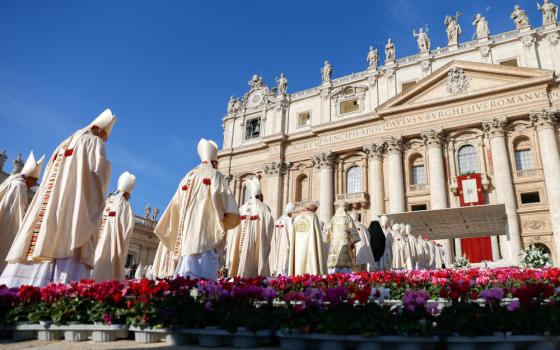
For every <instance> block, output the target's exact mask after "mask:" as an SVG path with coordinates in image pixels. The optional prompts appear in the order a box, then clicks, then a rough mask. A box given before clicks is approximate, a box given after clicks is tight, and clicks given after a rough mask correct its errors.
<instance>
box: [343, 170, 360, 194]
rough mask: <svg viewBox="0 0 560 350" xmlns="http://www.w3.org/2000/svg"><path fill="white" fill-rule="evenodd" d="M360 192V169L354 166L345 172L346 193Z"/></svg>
mask: <svg viewBox="0 0 560 350" xmlns="http://www.w3.org/2000/svg"><path fill="white" fill-rule="evenodd" d="M358 192H362V168H361V167H359V166H357V165H354V166H352V167H350V168H349V169H348V171H347V172H346V193H358Z"/></svg>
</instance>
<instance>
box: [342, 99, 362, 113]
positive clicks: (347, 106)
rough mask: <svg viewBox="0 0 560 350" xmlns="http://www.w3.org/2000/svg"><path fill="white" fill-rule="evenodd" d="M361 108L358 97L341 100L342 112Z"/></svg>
mask: <svg viewBox="0 0 560 350" xmlns="http://www.w3.org/2000/svg"><path fill="white" fill-rule="evenodd" d="M359 109H360V104H359V103H358V99H354V100H349V101H344V102H340V114H346V113H352V112H357V111H358V110H359Z"/></svg>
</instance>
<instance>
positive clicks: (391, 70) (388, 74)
mask: <svg viewBox="0 0 560 350" xmlns="http://www.w3.org/2000/svg"><path fill="white" fill-rule="evenodd" d="M383 72H384V73H385V76H386V77H387V79H389V80H392V79H393V77H394V76H395V69H394V68H387V69H385V70H383Z"/></svg>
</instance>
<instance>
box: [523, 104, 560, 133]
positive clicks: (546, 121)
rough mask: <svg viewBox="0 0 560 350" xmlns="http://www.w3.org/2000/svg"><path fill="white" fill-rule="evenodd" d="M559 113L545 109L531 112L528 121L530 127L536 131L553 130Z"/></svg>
mask: <svg viewBox="0 0 560 350" xmlns="http://www.w3.org/2000/svg"><path fill="white" fill-rule="evenodd" d="M558 114H559V111H558V110H556V109H547V110H542V111H538V112H531V114H530V115H529V119H530V121H531V125H532V126H533V127H534V128H535V129H536V130H537V131H539V130H543V129H554V127H555V126H556V123H557V122H558Z"/></svg>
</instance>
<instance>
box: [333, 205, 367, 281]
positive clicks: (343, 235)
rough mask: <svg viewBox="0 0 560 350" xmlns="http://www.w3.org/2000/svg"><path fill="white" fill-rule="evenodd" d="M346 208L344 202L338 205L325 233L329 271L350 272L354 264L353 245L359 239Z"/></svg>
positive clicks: (354, 253) (354, 252)
mask: <svg viewBox="0 0 560 350" xmlns="http://www.w3.org/2000/svg"><path fill="white" fill-rule="evenodd" d="M346 209H347V204H346V203H343V204H341V205H339V206H338V207H337V209H336V212H335V214H334V216H333V217H332V219H331V220H330V222H329V229H328V231H327V235H326V241H327V242H328V243H330V246H329V254H328V257H327V267H328V271H329V273H337V272H352V268H353V267H354V265H355V264H356V251H355V247H354V245H355V244H356V243H357V242H359V241H360V236H359V234H358V232H357V230H356V225H354V220H352V218H351V217H350V215H348V214H347V213H346Z"/></svg>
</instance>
